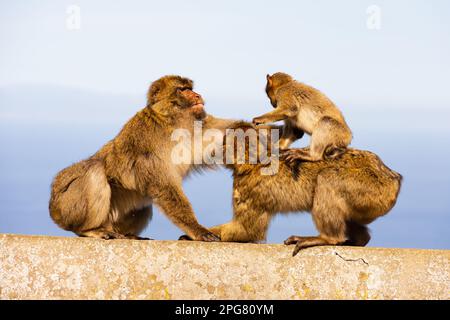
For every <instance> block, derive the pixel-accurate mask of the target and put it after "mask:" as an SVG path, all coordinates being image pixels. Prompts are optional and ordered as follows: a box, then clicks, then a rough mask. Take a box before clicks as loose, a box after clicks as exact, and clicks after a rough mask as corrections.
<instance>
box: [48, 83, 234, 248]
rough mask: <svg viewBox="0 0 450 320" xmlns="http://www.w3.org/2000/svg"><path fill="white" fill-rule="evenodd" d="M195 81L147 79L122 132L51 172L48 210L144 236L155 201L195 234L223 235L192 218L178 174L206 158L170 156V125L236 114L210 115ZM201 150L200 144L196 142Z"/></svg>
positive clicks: (215, 124)
mask: <svg viewBox="0 0 450 320" xmlns="http://www.w3.org/2000/svg"><path fill="white" fill-rule="evenodd" d="M192 89H193V82H192V81H191V80H190V79H187V78H182V77H180V76H165V77H162V78H161V79H159V80H157V81H155V82H153V83H152V85H151V86H150V88H149V91H148V103H147V106H146V107H145V108H144V109H142V110H141V111H139V112H138V113H137V114H136V115H135V116H134V117H133V118H131V119H130V120H129V121H128V122H127V123H126V124H125V126H124V127H123V128H122V130H121V131H120V133H119V134H118V135H117V136H116V137H115V138H114V139H113V140H111V141H109V142H108V143H106V144H105V145H104V146H103V147H102V148H101V149H100V150H99V151H98V152H97V153H95V154H94V155H93V156H91V157H90V158H88V159H86V160H83V161H80V162H78V163H75V164H74V165H72V166H70V167H68V168H66V169H64V170H62V171H61V172H59V173H58V175H57V176H56V177H55V179H54V181H53V183H52V188H51V198H50V204H49V209H50V215H51V217H52V219H53V220H54V221H55V222H56V223H57V224H58V225H59V226H60V227H61V228H63V229H65V230H68V231H73V232H74V233H76V234H77V235H79V236H84V237H94V238H102V239H123V238H127V239H142V238H140V237H139V236H138V235H139V234H140V232H141V231H142V230H143V229H144V228H145V227H146V225H147V224H148V222H149V220H150V219H151V216H152V203H154V204H156V205H157V206H158V207H160V208H161V209H162V212H164V213H165V214H166V215H167V217H168V218H169V219H170V220H171V221H172V222H173V223H175V224H176V225H177V226H178V227H179V228H180V229H182V230H183V231H184V232H186V233H187V234H188V235H189V236H190V237H191V238H192V239H194V240H203V241H218V240H220V238H219V237H218V236H217V235H215V234H213V233H211V232H210V231H209V230H208V229H206V228H204V227H203V226H202V225H200V224H199V223H198V222H197V219H196V217H195V215H194V212H193V210H192V206H191V204H190V203H189V200H188V199H187V197H186V195H185V194H184V192H183V189H182V181H183V178H184V177H186V176H187V175H188V174H189V172H191V171H192V170H195V169H198V168H200V167H202V166H204V165H203V164H193V163H188V164H186V163H182V164H176V163H174V162H173V161H172V159H171V150H172V147H173V146H174V144H175V142H173V141H171V134H172V132H173V131H174V130H175V129H186V130H189V131H192V130H193V126H194V121H202V122H203V127H204V128H217V129H220V130H225V128H227V127H228V126H230V125H231V124H232V123H234V121H232V120H222V119H217V118H213V117H211V116H209V115H207V114H206V113H205V111H204V108H203V104H204V102H203V99H202V97H201V96H200V95H199V94H198V93H195V92H194V91H192ZM200 151H201V150H200Z"/></svg>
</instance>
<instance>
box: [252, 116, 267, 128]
mask: <svg viewBox="0 0 450 320" xmlns="http://www.w3.org/2000/svg"><path fill="white" fill-rule="evenodd" d="M267 122H269V121H268V120H267V119H266V117H264V116H260V117H255V118H253V120H252V123H253V124H254V125H256V126H257V125H260V124H265V123H267Z"/></svg>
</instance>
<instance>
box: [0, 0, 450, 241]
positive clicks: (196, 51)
mask: <svg viewBox="0 0 450 320" xmlns="http://www.w3.org/2000/svg"><path fill="white" fill-rule="evenodd" d="M69 5H77V6H79V8H80V10H81V11H80V13H81V16H80V17H81V28H80V29H79V30H69V29H68V28H67V27H66V20H67V18H68V14H67V12H66V10H67V7H68V6H69ZM370 5H377V6H378V7H379V8H380V10H381V11H380V12H381V20H380V21H381V29H380V30H370V29H368V28H367V25H366V22H367V18H368V14H367V13H366V10H367V8H368V7H369V6H370ZM449 21H450V2H448V1H446V0H442V1H438V0H433V1H406V0H405V1H399V0H391V1H365V0H355V1H350V0H344V1H331V0H330V1H324V0H321V1H276V2H274V1H245V2H244V1H226V2H220V3H219V2H212V1H114V2H111V1H73V0H72V1H32V0H31V1H21V0H19V1H0V125H1V128H0V145H1V146H2V150H3V151H2V159H1V160H0V174H1V176H2V177H3V181H1V182H0V191H1V194H0V201H1V202H2V203H3V208H1V209H0V212H1V215H0V232H23V233H42V234H55V235H62V234H63V235H67V233H63V232H62V231H61V230H59V229H57V228H56V227H55V226H54V225H53V224H52V222H51V221H50V220H49V218H48V212H47V208H46V205H47V201H48V193H49V189H48V188H49V183H50V181H51V179H52V177H53V175H54V174H56V172H57V171H58V170H60V169H62V168H63V167H65V166H67V165H69V164H70V163H73V162H74V161H77V160H80V159H82V158H85V157H87V156H89V155H90V154H92V153H93V152H95V150H97V149H98V148H99V147H101V145H102V144H103V143H104V142H106V141H107V140H109V139H111V138H112V137H113V136H114V135H115V134H116V133H117V132H118V130H119V129H120V127H121V125H122V124H123V123H124V122H125V121H126V120H127V119H128V118H129V117H130V116H132V115H133V114H134V113H135V112H136V111H137V110H139V109H140V108H141V107H142V106H143V105H144V103H145V93H146V90H147V88H148V85H149V84H150V82H151V81H152V80H155V79H157V78H158V77H160V76H162V75H164V74H170V73H174V74H181V75H184V76H188V77H191V78H192V79H194V80H195V82H196V90H197V91H199V92H200V93H202V95H203V96H204V98H205V100H206V107H207V110H208V111H209V112H210V113H212V114H214V115H218V116H223V117H229V118H245V119H250V118H252V117H253V116H255V115H258V114H262V113H263V112H266V111H267V110H268V109H269V108H270V106H269V102H268V99H267V98H266V96H265V93H264V85H265V74H266V73H273V72H276V71H285V72H288V73H291V74H292V75H293V76H294V77H295V78H297V79H298V80H300V81H303V82H306V83H308V84H311V85H314V86H316V87H317V88H319V89H321V90H322V91H323V92H325V93H326V94H327V95H328V96H329V97H330V98H331V99H332V100H334V101H335V102H336V103H337V105H338V106H339V107H340V108H341V109H342V110H343V112H344V115H345V116H346V118H347V120H348V123H349V124H350V126H351V128H352V130H353V132H354V134H355V139H354V141H353V146H355V147H358V148H367V149H370V150H372V151H374V152H376V153H378V154H379V155H380V156H381V157H382V158H383V160H385V161H386V162H387V163H388V164H389V165H390V166H392V167H393V168H394V169H396V170H397V171H399V172H401V173H402V174H403V175H404V176H405V185H404V190H402V193H401V198H400V200H399V204H398V206H397V207H396V208H395V209H394V211H393V212H392V216H391V215H388V216H386V218H384V220H383V221H382V222H379V223H378V222H376V223H378V224H376V223H375V224H374V227H373V229H374V234H375V235H378V237H375V238H374V240H373V242H371V244H374V245H384V246H416V247H440V248H442V247H447V248H448V247H449V244H450V238H449V237H450V236H448V235H447V234H448V232H446V230H447V229H448V225H449V222H450V220H449V216H448V214H449V213H450V201H449V200H448V199H447V198H448V196H446V194H449V192H450V170H449V169H450V168H449V165H448V164H447V163H448V161H447V160H446V159H447V158H448V157H449V156H450V153H449V151H448V150H447V147H443V146H448V145H449V142H450V138H449V137H450V133H449V131H450V129H449V126H448V121H449V119H450V90H449V83H450V58H449V57H450V42H449V40H448V39H450V22H449ZM30 142H31V143H33V146H32V147H31V148H30V147H29V146H28V145H27V144H29V143H30ZM302 143H303V144H306V143H307V140H305V141H304V142H302ZM39 146H44V147H42V148H39ZM30 150H32V151H30ZM60 150H64V152H63V153H62V152H58V151H60ZM25 159H27V161H25ZM33 166H35V168H39V169H38V170H31V169H30V167H33ZM430 169H432V170H430ZM218 185H219V186H221V188H219V189H217V191H216V193H215V194H214V195H213V194H212V193H211V194H210V195H209V196H208V199H204V197H201V196H200V195H199V193H201V192H203V193H204V192H211V191H210V190H213V189H214V188H217V186H218ZM25 189H26V190H28V189H30V191H31V192H32V194H33V195H32V196H28V197H26V196H22V194H21V193H22V192H23V190H25ZM214 190H216V189H214ZM186 192H187V194H188V195H189V197H190V198H191V199H192V201H193V205H194V208H195V209H196V212H198V214H197V215H198V216H199V220H200V221H201V222H202V223H205V224H207V225H208V223H211V224H213V223H219V222H223V221H226V220H227V219H228V218H229V217H230V215H231V211H230V210H231V207H230V202H231V200H230V194H231V177H230V176H229V175H228V174H227V173H226V172H224V171H219V172H216V173H208V174H207V175H203V176H201V177H194V178H193V179H191V180H189V181H188V182H186ZM217 205H219V207H220V209H218V208H217V207H216V206H217ZM221 209H223V211H226V214H225V213H221V212H218V211H221ZM211 212H213V213H211ZM25 217H27V218H26V219H25ZM310 220H311V219H310V217H309V216H307V215H304V216H303V217H302V218H300V217H298V216H293V215H291V216H288V217H280V218H277V220H276V221H275V222H274V225H273V226H272V228H271V233H270V237H269V241H272V242H279V241H281V240H283V238H285V237H287V236H289V235H291V233H294V232H295V229H294V228H293V227H291V226H301V227H298V228H300V231H299V232H297V233H301V232H303V233H312V232H315V231H314V228H313V226H312V224H311V221H310ZM24 221H26V222H24ZM405 226H406V228H405ZM421 226H422V227H423V226H425V227H426V228H425V230H423V229H424V228H421ZM179 233H180V232H179V230H177V229H176V228H175V227H173V226H171V225H170V223H169V222H168V221H166V220H165V218H164V217H162V216H161V215H159V214H156V215H155V219H154V221H153V223H152V224H151V226H150V227H149V229H148V230H147V231H146V234H147V235H148V236H152V237H155V238H169V239H170V238H175V236H177V235H178V234H179ZM409 233H414V235H413V236H411V237H409Z"/></svg>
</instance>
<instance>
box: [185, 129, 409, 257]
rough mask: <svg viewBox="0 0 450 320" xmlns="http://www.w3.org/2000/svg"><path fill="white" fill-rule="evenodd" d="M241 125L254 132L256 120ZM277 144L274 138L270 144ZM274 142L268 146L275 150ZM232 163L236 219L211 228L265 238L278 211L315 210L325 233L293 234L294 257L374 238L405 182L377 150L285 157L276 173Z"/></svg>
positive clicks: (227, 237) (227, 236) (229, 236)
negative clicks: (312, 158)
mask: <svg viewBox="0 0 450 320" xmlns="http://www.w3.org/2000/svg"><path fill="white" fill-rule="evenodd" d="M239 126H240V127H241V128H243V129H245V130H253V128H252V127H251V125H250V124H247V125H243V124H239ZM271 143H273V142H272V141H270V139H268V140H267V144H268V145H270V144H271ZM224 144H225V148H234V149H236V143H235V141H234V140H231V141H230V140H227V139H225V142H224ZM268 145H267V146H266V148H267V149H266V150H272V149H273V148H268ZM248 149H249V148H248V147H247V150H246V152H247V154H246V158H247V159H248V158H249V150H248ZM258 150H259V151H258V152H262V151H263V152H267V151H266V150H264V148H259V149H258ZM226 167H227V168H228V169H230V170H231V171H232V172H233V178H234V180H233V219H232V220H231V221H230V222H228V223H225V224H222V225H218V226H215V227H212V228H210V230H211V231H212V232H213V233H214V234H216V235H217V236H218V237H220V238H221V240H222V241H233V242H257V241H263V240H265V239H266V234H267V229H268V226H269V223H270V221H271V220H272V218H273V217H274V216H275V215H276V214H277V213H289V212H298V211H307V212H310V213H311V214H312V218H313V220H314V223H315V225H316V228H317V230H318V231H319V235H318V236H312V237H301V236H291V237H289V238H288V239H287V240H286V241H285V244H295V245H296V247H295V250H294V252H293V254H294V255H295V254H296V253H297V252H298V251H299V250H300V249H303V248H307V247H313V246H323V245H354V246H365V245H366V244H367V243H368V242H369V240H370V235H369V232H368V229H367V227H366V225H367V224H369V223H371V222H372V221H374V220H375V219H376V218H378V217H380V216H383V215H385V214H386V213H388V212H389V211H390V210H391V209H392V207H393V206H394V205H395V203H396V201H397V196H398V193H399V191H400V186H401V180H402V177H401V175H400V174H398V173H397V172H395V171H393V170H391V169H389V168H388V167H387V166H386V165H385V164H384V163H383V162H382V161H381V159H380V158H379V157H378V156H377V155H375V154H374V153H372V152H369V151H362V150H356V149H351V148H348V149H346V151H345V152H344V153H343V154H341V155H340V156H339V157H338V158H335V159H329V160H323V161H316V162H303V161H286V160H285V159H284V158H283V157H282V158H281V159H279V164H278V169H279V170H278V172H276V173H275V174H274V175H262V174H261V169H262V168H263V167H264V165H263V164H260V163H258V164H249V162H248V161H246V162H245V163H242V164H240V163H238V162H237V161H234V162H233V163H228V164H226ZM180 239H182V240H183V239H185V240H186V239H189V237H186V236H182V237H180Z"/></svg>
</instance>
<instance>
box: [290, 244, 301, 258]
mask: <svg viewBox="0 0 450 320" xmlns="http://www.w3.org/2000/svg"><path fill="white" fill-rule="evenodd" d="M302 248H303V247H302V245H301V242H300V241H299V242H297V244H296V245H295V248H294V251H292V256H293V257H295V255H296V254H297V253H298V252H299V251H300V250H301V249H302Z"/></svg>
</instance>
